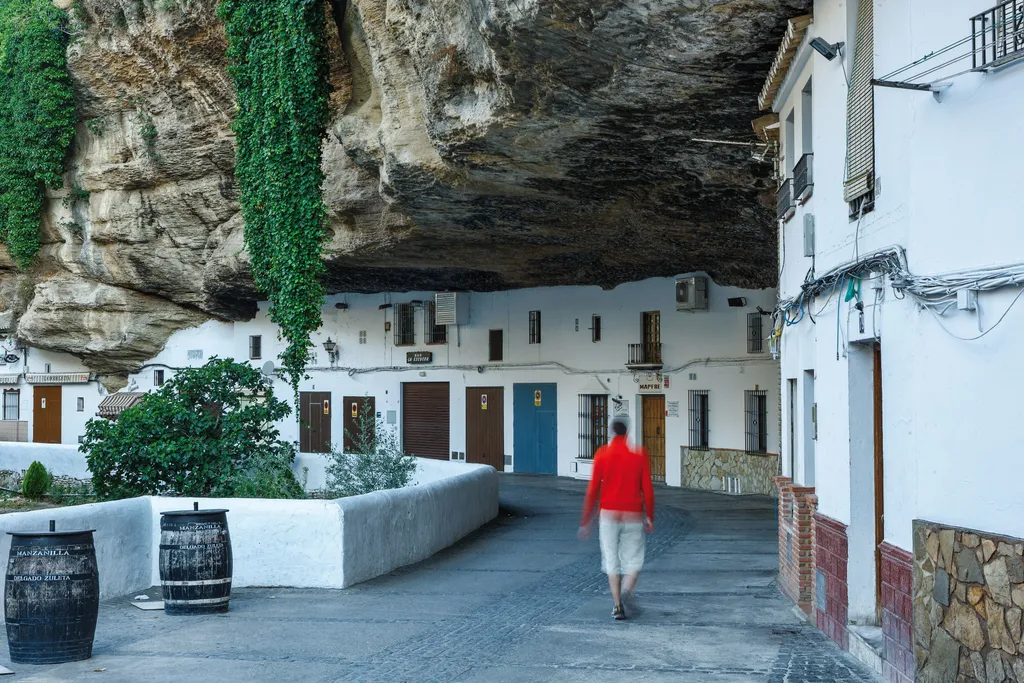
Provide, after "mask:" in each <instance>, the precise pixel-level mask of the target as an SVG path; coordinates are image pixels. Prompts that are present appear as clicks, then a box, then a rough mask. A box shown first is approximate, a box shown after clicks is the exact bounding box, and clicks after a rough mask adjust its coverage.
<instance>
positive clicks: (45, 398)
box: [32, 386, 61, 443]
mask: <svg viewBox="0 0 1024 683" xmlns="http://www.w3.org/2000/svg"><path fill="white" fill-rule="evenodd" d="M32 401H33V406H34V407H33V410H32V440H33V441H34V442H36V443H60V439H61V429H60V426H61V419H60V418H61V387H42V386H36V387H33V388H32Z"/></svg>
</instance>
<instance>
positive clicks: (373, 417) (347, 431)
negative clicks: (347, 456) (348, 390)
mask: <svg viewBox="0 0 1024 683" xmlns="http://www.w3.org/2000/svg"><path fill="white" fill-rule="evenodd" d="M342 400H343V403H342V405H341V409H342V421H341V422H342V429H344V435H343V438H342V442H343V447H344V449H345V453H355V452H356V449H357V444H358V443H359V441H360V440H361V437H362V435H361V434H360V430H361V429H362V428H363V426H364V425H363V420H364V417H363V412H364V411H365V410H366V409H367V408H369V411H368V413H367V415H368V417H367V418H366V420H367V422H366V425H365V427H366V429H367V430H368V431H369V432H370V434H368V435H367V436H368V437H369V438H372V435H373V432H374V431H375V430H376V429H377V403H376V401H375V400H374V397H373V396H346V397H345V398H344V399H342ZM367 440H369V439H367Z"/></svg>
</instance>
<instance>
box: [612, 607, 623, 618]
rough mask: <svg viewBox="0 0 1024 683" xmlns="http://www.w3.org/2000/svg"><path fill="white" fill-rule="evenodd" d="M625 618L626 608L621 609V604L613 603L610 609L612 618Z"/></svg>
mask: <svg viewBox="0 0 1024 683" xmlns="http://www.w3.org/2000/svg"><path fill="white" fill-rule="evenodd" d="M625 618H626V610H625V609H623V607H622V605H621V604H620V605H615V608H614V609H613V610H612V619H614V620H615V621H622V620H623V619H625Z"/></svg>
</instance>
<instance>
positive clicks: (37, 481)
mask: <svg viewBox="0 0 1024 683" xmlns="http://www.w3.org/2000/svg"><path fill="white" fill-rule="evenodd" d="M50 482H51V478H50V473H49V472H47V471H46V467H45V466H44V465H43V463H41V462H39V461H38V460H36V461H33V463H32V464H31V465H29V466H28V471H27V472H25V478H24V479H22V481H21V495H23V496H25V497H26V498H28V499H29V500H42V499H43V496H45V495H46V492H47V491H49V490H50Z"/></svg>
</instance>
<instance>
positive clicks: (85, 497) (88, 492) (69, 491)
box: [47, 480, 96, 505]
mask: <svg viewBox="0 0 1024 683" xmlns="http://www.w3.org/2000/svg"><path fill="white" fill-rule="evenodd" d="M47 497H48V498H49V499H50V501H51V502H52V503H54V504H55V505H81V504H83V503H94V502H96V494H95V492H94V491H93V490H92V484H91V483H90V482H89V481H75V480H69V481H65V482H60V481H55V482H54V483H53V485H52V486H51V487H50V495H49V496H47Z"/></svg>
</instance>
